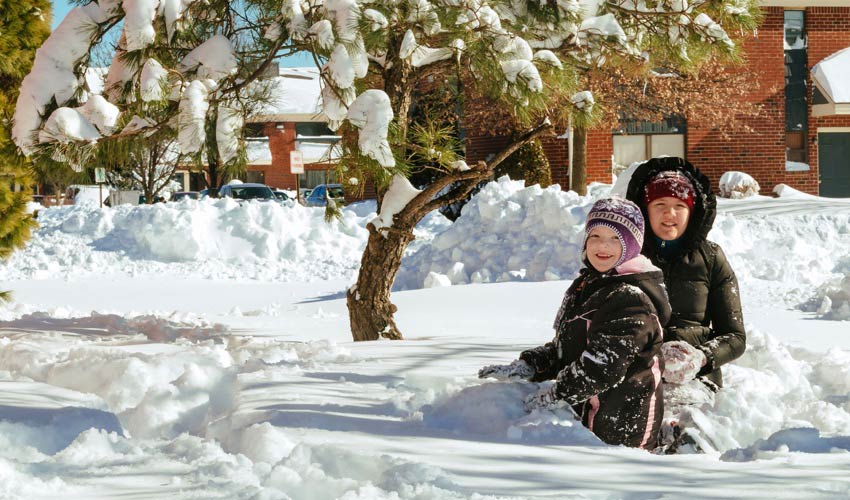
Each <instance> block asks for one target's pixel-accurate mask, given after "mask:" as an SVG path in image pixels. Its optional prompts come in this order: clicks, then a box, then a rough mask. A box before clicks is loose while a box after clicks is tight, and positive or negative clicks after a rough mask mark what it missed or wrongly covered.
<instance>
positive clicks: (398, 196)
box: [372, 174, 421, 238]
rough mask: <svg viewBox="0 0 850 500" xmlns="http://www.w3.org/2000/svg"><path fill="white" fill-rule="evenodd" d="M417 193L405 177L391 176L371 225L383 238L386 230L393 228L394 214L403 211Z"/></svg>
mask: <svg viewBox="0 0 850 500" xmlns="http://www.w3.org/2000/svg"><path fill="white" fill-rule="evenodd" d="M419 193H421V191H420V190H418V189H416V188H415V187H413V185H412V184H411V183H410V181H409V180H408V179H407V177H405V176H403V175H399V174H396V175H394V176H393V178H392V180H391V181H390V187H389V188H388V189H387V192H386V194H384V199H383V201H382V202H381V212H380V213H379V214H378V217H376V218H375V219H374V220H373V221H372V225H373V226H375V229H377V230H378V231H379V232H381V234H382V235H383V236H384V238H386V237H387V234H388V230H389V229H390V228H392V227H393V222H394V220H393V218H394V217H395V216H396V214H398V213H399V212H401V211H402V210H404V207H406V206H407V204H408V203H410V201H411V200H413V198H416V196H417V195H419Z"/></svg>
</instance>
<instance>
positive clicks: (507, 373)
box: [478, 359, 534, 380]
mask: <svg viewBox="0 0 850 500" xmlns="http://www.w3.org/2000/svg"><path fill="white" fill-rule="evenodd" d="M532 375H534V368H532V367H531V365H529V364H528V363H526V362H525V361H523V360H521V359H517V360H515V361H514V362H513V363H511V364H509V365H490V366H485V367H484V368H482V369H480V370H478V378H494V379H496V380H517V379H522V380H528V379H530V378H531V376H532Z"/></svg>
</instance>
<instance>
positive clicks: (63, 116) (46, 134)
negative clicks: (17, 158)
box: [38, 107, 101, 143]
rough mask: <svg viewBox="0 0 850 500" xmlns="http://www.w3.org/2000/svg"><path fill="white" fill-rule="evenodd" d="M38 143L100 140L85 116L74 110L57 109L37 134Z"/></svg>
mask: <svg viewBox="0 0 850 500" xmlns="http://www.w3.org/2000/svg"><path fill="white" fill-rule="evenodd" d="M38 135H39V141H40V142H54V141H55V142H60V143H68V142H71V141H86V142H96V141H97V140H98V139H100V137H101V136H100V132H98V131H97V129H96V128H95V127H94V125H92V124H91V122H89V121H88V120H87V119H86V117H85V116H83V114H82V113H81V112H79V111H77V110H76V109H72V108H64V107H63V108H58V109H56V111H54V112H53V113H51V114H50V118H48V119H47V122H46V123H45V124H44V128H43V129H42V130H41V131H40V132H39V134H38Z"/></svg>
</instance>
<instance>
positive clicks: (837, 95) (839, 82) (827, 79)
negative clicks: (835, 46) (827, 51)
mask: <svg viewBox="0 0 850 500" xmlns="http://www.w3.org/2000/svg"><path fill="white" fill-rule="evenodd" d="M812 79H814V80H815V81H817V82H818V84H820V86H821V88H822V89H823V90H824V92H826V94H827V95H828V96H829V98H830V100H831V101H832V102H834V103H847V102H850V85H848V84H847V82H848V81H850V47H848V48H846V49H843V50H839V51H838V52H836V53H834V54H832V55H830V56H829V57H826V58H824V59H823V60H821V61H820V62H818V63H817V64H815V65H814V67H813V68H812Z"/></svg>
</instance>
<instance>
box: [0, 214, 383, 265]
mask: <svg viewBox="0 0 850 500" xmlns="http://www.w3.org/2000/svg"><path fill="white" fill-rule="evenodd" d="M38 220H39V225H40V227H39V229H38V230H37V231H36V233H35V234H34V236H33V238H32V239H31V241H30V242H29V243H28V244H27V246H26V248H25V249H24V250H23V251H20V252H17V253H16V254H14V255H13V256H12V257H11V258H10V259H9V260H8V261H7V262H4V263H3V264H2V265H0V277H2V279H3V280H13V279H31V278H47V277H55V276H56V275H62V276H72V275H84V274H90V273H97V274H103V273H110V272H111V273H121V272H126V273H129V274H135V275H137V274H147V273H160V272H162V273H166V274H171V275H193V276H199V275H200V276H203V277H206V278H221V279H224V278H229V277H232V278H243V279H262V280H271V279H277V280H293V279H298V280H308V281H309V280H312V279H317V278H318V279H327V278H331V277H349V276H351V275H352V273H353V272H354V271H355V270H356V269H357V267H358V265H359V261H360V257H361V255H362V252H363V248H364V246H365V242H366V238H367V236H368V233H367V231H366V229H365V225H366V222H368V220H364V218H361V217H358V216H356V215H355V214H354V213H353V212H350V211H346V210H343V212H342V218H341V220H339V221H337V220H334V221H332V222H331V223H327V222H325V221H324V211H323V210H322V209H313V208H306V207H302V206H300V205H297V204H296V203H294V202H292V203H286V204H285V205H281V204H278V203H268V202H267V203H258V202H251V203H244V204H240V203H237V202H236V201H234V200H232V199H219V200H200V201H196V200H186V201H184V202H182V203H166V204H162V203H159V204H155V205H141V206H131V205H120V206H117V207H114V208H108V207H105V208H102V209H101V208H98V207H97V206H95V205H94V204H90V203H83V204H80V205H74V206H67V207H53V208H49V209H46V210H42V211H40V212H39V218H38Z"/></svg>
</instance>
